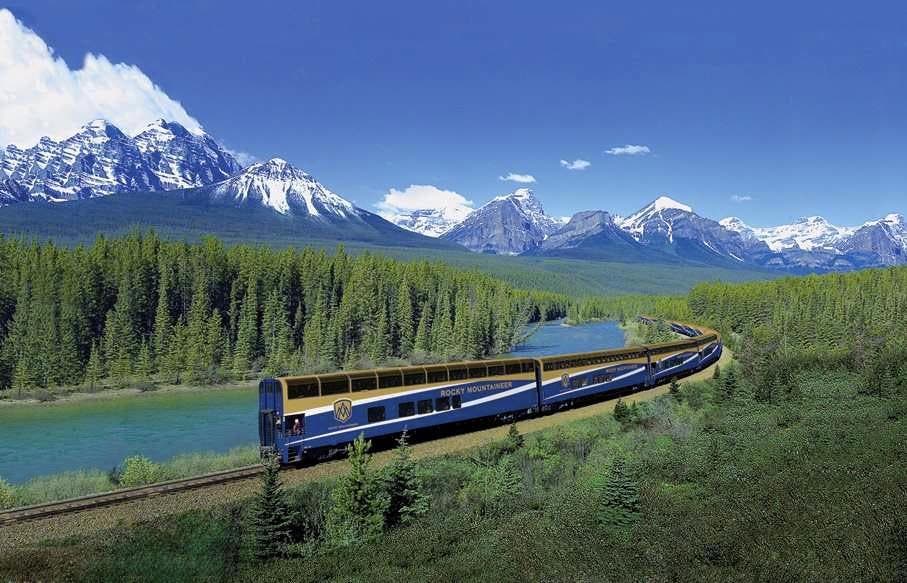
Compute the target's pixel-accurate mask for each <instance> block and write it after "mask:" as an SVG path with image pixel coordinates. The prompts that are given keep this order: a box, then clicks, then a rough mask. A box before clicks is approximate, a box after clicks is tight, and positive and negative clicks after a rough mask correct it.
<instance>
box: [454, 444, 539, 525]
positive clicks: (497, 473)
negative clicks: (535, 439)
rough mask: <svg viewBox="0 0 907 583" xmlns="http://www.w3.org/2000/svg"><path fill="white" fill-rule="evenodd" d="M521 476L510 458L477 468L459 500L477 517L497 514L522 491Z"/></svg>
mask: <svg viewBox="0 0 907 583" xmlns="http://www.w3.org/2000/svg"><path fill="white" fill-rule="evenodd" d="M522 478H523V477H522V475H521V474H520V472H519V470H518V468H517V466H516V463H515V462H514V461H513V458H512V457H510V456H505V457H502V458H501V459H500V460H498V462H497V463H496V464H494V465H490V466H479V467H478V468H476V471H475V473H474V474H473V476H472V478H471V479H470V480H469V482H467V483H466V485H465V486H464V487H463V489H462V490H461V492H460V498H461V499H462V501H463V502H464V503H466V504H467V505H469V506H471V507H472V508H473V509H474V510H475V511H476V512H477V513H478V514H479V515H486V514H498V513H500V512H501V511H503V510H504V509H505V508H507V506H508V505H509V504H510V503H511V501H512V500H513V499H514V498H515V497H516V496H517V495H518V494H519V493H520V491H521V490H522V484H523V481H522Z"/></svg>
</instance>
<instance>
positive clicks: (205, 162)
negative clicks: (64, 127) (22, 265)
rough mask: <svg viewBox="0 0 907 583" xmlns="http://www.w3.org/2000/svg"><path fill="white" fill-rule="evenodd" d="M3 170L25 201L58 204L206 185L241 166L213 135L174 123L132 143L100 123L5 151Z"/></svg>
mask: <svg viewBox="0 0 907 583" xmlns="http://www.w3.org/2000/svg"><path fill="white" fill-rule="evenodd" d="M0 169H2V171H3V172H4V173H5V174H6V176H7V177H8V178H9V179H12V180H14V181H15V182H16V183H17V184H18V185H20V186H21V187H22V188H23V189H25V191H26V193H27V196H26V197H25V198H24V199H23V201H33V200H48V201H51V202H59V201H65V200H76V199H84V198H92V197H96V196H106V195H108V194H113V193H115V192H144V191H158V190H171V189H174V188H188V187H194V186H202V185H206V184H211V183H213V182H217V181H219V180H223V179H224V178H226V177H228V176H230V175H231V174H234V173H235V172H237V171H238V170H239V169H240V166H239V164H238V163H237V162H236V160H234V159H233V157H232V156H231V155H230V154H229V153H228V152H227V151H226V150H224V149H223V148H221V147H220V146H219V145H218V144H217V143H216V142H215V141H214V140H213V139H212V138H211V137H210V136H208V135H207V134H204V133H201V134H193V133H191V132H189V131H188V130H186V129H185V128H184V127H182V126H181V125H179V124H176V123H167V122H164V121H163V120H159V121H158V122H155V123H153V124H151V125H150V126H148V128H146V129H145V130H143V131H142V132H140V133H139V135H137V136H136V137H135V138H132V137H129V136H127V135H126V134H124V133H123V132H121V131H120V130H119V129H118V128H117V127H116V126H114V125H113V124H110V123H108V122H106V121H104V120H101V119H98V120H93V121H91V122H89V123H87V124H86V125H84V126H83V127H82V128H81V129H80V130H79V131H78V132H77V133H76V134H74V135H73V136H70V137H69V138H66V139H65V140H62V141H59V142H57V141H55V140H52V139H50V138H47V137H45V138H41V140H40V141H39V142H38V143H37V144H35V145H34V146H32V147H31V148H19V147H17V146H14V145H10V146H7V147H6V149H5V152H4V155H3V157H2V159H0ZM0 204H4V203H3V201H0ZM6 204H9V202H6Z"/></svg>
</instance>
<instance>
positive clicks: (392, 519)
mask: <svg viewBox="0 0 907 583" xmlns="http://www.w3.org/2000/svg"><path fill="white" fill-rule="evenodd" d="M384 487H385V491H386V496H387V508H386V509H385V511H384V524H385V526H387V527H394V526H397V525H399V524H408V523H409V522H412V521H413V520H415V519H416V518H418V517H419V516H421V515H423V514H425V513H426V512H428V496H427V495H426V494H425V492H424V487H423V485H422V481H421V479H420V478H419V475H418V472H417V468H416V464H415V462H413V460H412V458H411V457H410V451H409V445H408V443H407V435H406V431H404V432H403V433H402V434H401V435H400V438H399V439H398V440H397V449H396V451H395V453H394V460H393V461H392V462H391V463H390V465H388V467H387V469H386V470H385V477H384Z"/></svg>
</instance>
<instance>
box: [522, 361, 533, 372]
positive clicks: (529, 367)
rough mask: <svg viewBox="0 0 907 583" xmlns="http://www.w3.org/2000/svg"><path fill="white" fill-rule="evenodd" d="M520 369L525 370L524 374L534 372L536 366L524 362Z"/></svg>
mask: <svg viewBox="0 0 907 583" xmlns="http://www.w3.org/2000/svg"><path fill="white" fill-rule="evenodd" d="M520 368H522V369H523V372H533V371H535V365H533V363H532V362H524V363H523V364H522V365H520Z"/></svg>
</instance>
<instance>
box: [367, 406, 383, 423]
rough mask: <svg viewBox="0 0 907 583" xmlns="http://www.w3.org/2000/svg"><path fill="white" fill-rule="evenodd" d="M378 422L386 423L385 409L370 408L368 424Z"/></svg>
mask: <svg viewBox="0 0 907 583" xmlns="http://www.w3.org/2000/svg"><path fill="white" fill-rule="evenodd" d="M378 421H384V407H369V408H368V422H369V423H377V422H378Z"/></svg>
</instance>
